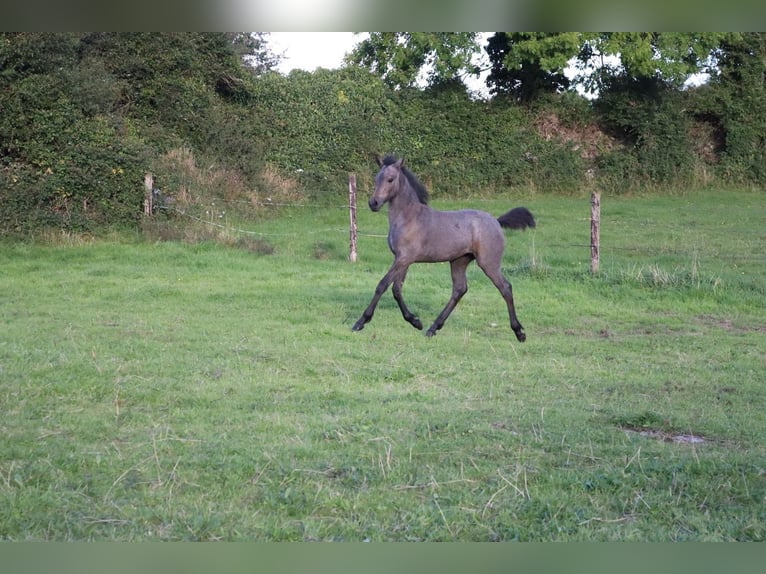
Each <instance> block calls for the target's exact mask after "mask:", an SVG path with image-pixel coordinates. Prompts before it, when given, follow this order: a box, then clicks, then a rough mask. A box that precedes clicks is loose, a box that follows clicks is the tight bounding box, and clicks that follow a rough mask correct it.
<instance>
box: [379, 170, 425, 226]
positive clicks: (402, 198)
mask: <svg viewBox="0 0 766 574" xmlns="http://www.w3.org/2000/svg"><path fill="white" fill-rule="evenodd" d="M399 177H400V178H401V179H400V182H399V190H398V191H397V193H396V194H395V195H394V196H393V197H392V198H391V199H390V200H389V202H388V219H389V221H390V222H391V223H393V222H394V221H397V220H400V219H402V218H405V219H406V218H408V217H410V216H413V215H416V214H418V213H420V211H421V210H422V209H423V208H425V207H427V206H426V205H425V204H423V203H421V202H420V199H418V194H417V192H416V191H415V189H414V188H413V187H412V186H411V185H410V183H409V182H408V181H407V178H406V177H405V176H404V174H402V175H400V176H399Z"/></svg>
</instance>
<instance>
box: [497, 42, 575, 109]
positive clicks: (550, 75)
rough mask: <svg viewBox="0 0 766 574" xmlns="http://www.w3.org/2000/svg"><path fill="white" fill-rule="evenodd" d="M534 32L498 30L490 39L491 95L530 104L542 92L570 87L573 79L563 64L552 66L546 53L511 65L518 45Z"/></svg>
mask: <svg viewBox="0 0 766 574" xmlns="http://www.w3.org/2000/svg"><path fill="white" fill-rule="evenodd" d="M533 34H537V33H533ZM533 34H530V33H526V32H512V33H506V32H498V33H496V34H495V35H493V36H492V37H491V38H490V39H489V42H488V43H487V54H488V55H489V60H490V62H491V64H492V69H491V72H490V74H489V75H488V76H487V86H489V89H490V93H491V94H493V95H495V96H497V95H500V94H503V95H508V96H511V97H513V98H515V99H517V100H518V101H520V102H527V103H528V102H531V101H533V100H535V99H537V98H539V97H540V96H541V94H544V93H549V92H553V93H556V92H561V91H564V90H566V89H567V88H568V87H569V79H568V78H567V77H566V76H565V75H564V73H563V72H562V71H560V70H562V69H563V67H562V66H558V65H554V66H551V65H550V62H548V61H547V60H546V55H545V54H541V53H536V54H530V55H528V56H527V57H524V58H519V61H520V63H519V65H518V67H515V66H510V67H509V66H508V65H507V63H506V61H507V59H508V57H509V55H510V53H511V52H514V51H515V50H516V49H517V44H520V43H521V44H523V42H524V38H526V37H529V36H530V35H533ZM543 35H545V34H543ZM548 35H549V36H550V35H552V34H548ZM549 70H557V71H549Z"/></svg>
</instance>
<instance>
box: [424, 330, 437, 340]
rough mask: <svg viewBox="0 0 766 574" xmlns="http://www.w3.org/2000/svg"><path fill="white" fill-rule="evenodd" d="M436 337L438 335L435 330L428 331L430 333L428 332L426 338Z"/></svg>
mask: <svg viewBox="0 0 766 574" xmlns="http://www.w3.org/2000/svg"><path fill="white" fill-rule="evenodd" d="M434 335H436V330H435V329H428V331H426V337H429V338H430V337H433V336H434Z"/></svg>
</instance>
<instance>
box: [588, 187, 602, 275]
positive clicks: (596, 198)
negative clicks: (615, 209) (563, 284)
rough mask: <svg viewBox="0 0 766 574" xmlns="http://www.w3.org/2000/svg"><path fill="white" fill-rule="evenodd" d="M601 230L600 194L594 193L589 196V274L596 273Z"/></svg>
mask: <svg viewBox="0 0 766 574" xmlns="http://www.w3.org/2000/svg"><path fill="white" fill-rule="evenodd" d="M600 230H601V194H600V193H598V192H596V191H594V192H593V193H591V196H590V272H591V273H598V264H599V257H600V255H599V251H600V238H599V235H600Z"/></svg>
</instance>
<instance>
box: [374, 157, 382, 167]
mask: <svg viewBox="0 0 766 574" xmlns="http://www.w3.org/2000/svg"><path fill="white" fill-rule="evenodd" d="M375 161H376V162H377V164H378V167H383V160H382V159H380V156H379V155H378V154H375Z"/></svg>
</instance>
